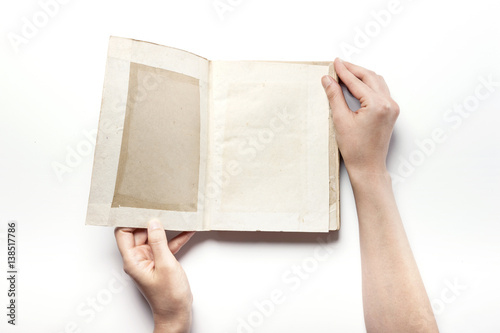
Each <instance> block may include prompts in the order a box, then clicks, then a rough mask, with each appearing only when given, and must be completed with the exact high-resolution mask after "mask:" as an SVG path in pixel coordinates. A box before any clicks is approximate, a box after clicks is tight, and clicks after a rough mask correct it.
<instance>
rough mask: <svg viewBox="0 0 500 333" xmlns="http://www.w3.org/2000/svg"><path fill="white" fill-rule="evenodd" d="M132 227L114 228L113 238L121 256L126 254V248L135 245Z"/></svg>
mask: <svg viewBox="0 0 500 333" xmlns="http://www.w3.org/2000/svg"><path fill="white" fill-rule="evenodd" d="M134 230H135V229H134V228H116V229H115V238H116V244H117V245H118V250H120V253H121V255H122V257H124V258H125V257H126V256H127V250H129V249H132V248H134V247H135V239H134Z"/></svg>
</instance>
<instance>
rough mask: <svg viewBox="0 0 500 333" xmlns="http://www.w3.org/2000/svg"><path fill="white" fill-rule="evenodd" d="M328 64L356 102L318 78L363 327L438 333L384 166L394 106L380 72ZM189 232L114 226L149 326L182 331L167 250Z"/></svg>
mask: <svg viewBox="0 0 500 333" xmlns="http://www.w3.org/2000/svg"><path fill="white" fill-rule="evenodd" d="M334 65H335V70H336V72H337V74H338V76H339V78H340V79H341V80H342V82H344V84H345V85H346V86H347V88H348V89H349V90H350V92H351V93H352V94H353V95H354V96H355V97H356V98H357V99H359V100H360V103H361V108H360V109H359V110H357V111H356V112H352V111H351V110H350V109H349V108H348V106H347V103H346V101H345V99H344V95H343V94H342V90H341V88H340V86H339V84H338V83H337V82H336V81H335V80H333V79H332V78H331V77H329V76H325V77H323V78H322V84H323V87H324V88H325V92H326V95H327V97H328V100H329V102H330V107H331V109H332V119H333V125H334V128H335V132H336V137H337V143H338V146H339V149H340V152H341V154H342V158H343V160H344V163H345V166H346V169H347V172H348V174H349V178H350V180H351V184H352V188H353V192H354V197H355V200H356V209H357V213H358V220H359V233H360V234H359V238H360V244H361V268H362V282H363V309H364V315H365V325H366V329H367V332H384V333H385V332H397V333H402V332H438V328H437V324H436V321H435V318H434V315H433V312H432V308H431V305H430V302H429V299H428V297H427V293H426V291H425V287H424V284H423V282H422V279H421V277H420V273H419V271H418V267H417V264H416V262H415V259H414V257H413V254H412V251H411V248H410V244H409V242H408V239H407V237H406V233H405V230H404V227H403V223H402V221H401V217H400V215H399V212H398V208H397V205H396V201H395V198H394V194H393V191H392V185H391V178H390V176H389V173H388V171H387V167H386V157H387V152H388V149H389V141H390V138H391V135H392V130H393V127H394V123H395V122H396V119H397V117H398V115H399V107H398V105H397V104H396V102H394V100H393V99H392V98H391V96H390V93H389V88H388V87H387V85H386V83H385V81H384V79H383V78H382V77H381V76H379V75H377V74H375V73H374V72H372V71H369V70H367V69H365V68H362V67H359V66H356V65H353V64H350V63H347V62H342V61H341V60H339V59H336V60H335V63H334ZM192 235H193V232H183V233H181V234H180V235H178V236H177V237H175V238H173V239H172V240H170V241H167V237H166V234H165V231H164V230H163V228H162V226H161V224H160V223H159V221H156V220H153V221H150V223H149V227H148V229H147V230H146V229H134V228H117V229H116V230H115V236H116V241H117V244H118V248H119V249H120V253H121V255H122V257H123V263H124V270H125V272H127V274H129V275H130V276H131V277H132V278H133V279H134V281H135V282H136V284H137V286H138V288H139V290H141V292H142V293H143V295H144V296H145V297H146V299H147V300H148V302H149V304H150V306H151V310H152V312H153V318H154V323H155V329H154V332H155V333H160V332H168V333H171V332H175V333H180V332H189V331H190V326H191V318H192V314H191V306H192V301H193V296H192V294H191V290H190V287H189V282H188V280H187V277H186V274H185V273H184V270H183V269H182V267H181V265H180V264H179V262H178V261H177V259H176V258H175V256H174V254H175V253H177V251H179V250H180V248H181V247H182V246H183V245H184V244H186V242H187V241H188V240H189V239H190V238H191V236H192Z"/></svg>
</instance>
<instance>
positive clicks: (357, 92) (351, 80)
mask: <svg viewBox="0 0 500 333" xmlns="http://www.w3.org/2000/svg"><path fill="white" fill-rule="evenodd" d="M334 66H335V71H336V72H337V75H338V76H339V78H340V79H341V80H342V82H344V84H345V85H346V87H347V89H349V91H350V92H351V93H352V95H353V96H354V97H356V98H357V99H359V100H361V99H362V98H363V97H366V95H367V94H368V93H370V88H369V87H368V86H367V85H366V84H364V83H363V82H362V81H361V80H360V79H358V78H357V77H356V76H355V75H354V74H353V73H351V72H350V71H349V70H348V69H347V67H346V66H345V65H344V63H343V62H342V60H340V59H339V58H337V59H335V62H334Z"/></svg>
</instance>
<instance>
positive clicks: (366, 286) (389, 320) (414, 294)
mask: <svg viewBox="0 0 500 333" xmlns="http://www.w3.org/2000/svg"><path fill="white" fill-rule="evenodd" d="M350 178H351V183H352V186H353V191H354V196H355V199H356V209H357V213H358V219H359V235H360V236H359V237H360V245H361V266H362V283H363V306H364V314H365V321H366V327H367V331H368V332H437V331H438V329H437V325H436V322H435V319H434V315H433V313H432V309H431V306H430V302H429V299H428V297H427V293H426V291H425V287H424V285H423V282H422V279H421V277H420V273H419V271H418V267H417V265H416V262H415V259H414V257H413V254H412V251H411V248H410V245H409V242H408V239H407V237H406V233H405V230H404V227H403V224H402V221H401V217H400V215H399V212H398V209H397V206H396V202H395V199H394V194H393V191H392V184H391V179H390V176H389V174H388V173H387V172H381V173H371V174H362V173H352V174H350Z"/></svg>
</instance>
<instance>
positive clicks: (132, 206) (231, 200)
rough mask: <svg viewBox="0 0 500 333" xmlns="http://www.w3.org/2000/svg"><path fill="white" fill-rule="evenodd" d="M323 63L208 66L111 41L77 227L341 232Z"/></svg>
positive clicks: (187, 56) (180, 54) (169, 51)
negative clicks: (81, 222) (83, 214)
mask: <svg viewBox="0 0 500 333" xmlns="http://www.w3.org/2000/svg"><path fill="white" fill-rule="evenodd" d="M332 68H333V67H332V66H331V62H295V63H294V62H265V61H244V62H241V61H240V62H226V61H208V60H207V59H205V58H202V57H199V56H196V55H194V54H192V53H189V52H185V51H182V50H178V49H174V48H170V47H165V46H160V45H156V44H151V43H146V42H141V41H135V40H130V39H124V38H117V37H112V38H111V39H110V45H109V50H108V60H107V66H106V75H105V82H104V89H103V99H102V106H101V115H100V121H99V131H98V137H97V145H96V151H95V158H94V169H93V174H92V184H91V191H90V197H89V206H88V213H87V220H86V223H87V224H91V225H109V226H130V227H145V226H146V225H147V222H148V221H149V220H150V219H151V218H153V217H157V218H159V219H160V221H162V223H163V225H164V227H165V229H169V230H242V231H244V230H246V231H250V230H260V231H307V232H326V231H328V230H336V229H338V228H339V209H338V208H339V202H338V149H337V146H336V142H335V139H334V133H333V128H332V126H331V121H329V120H331V119H329V118H330V110H329V107H328V101H327V100H326V96H325V94H324V91H323V88H322V87H321V82H320V79H321V76H323V75H324V74H327V73H330V74H331V75H334V73H333V72H332Z"/></svg>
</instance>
